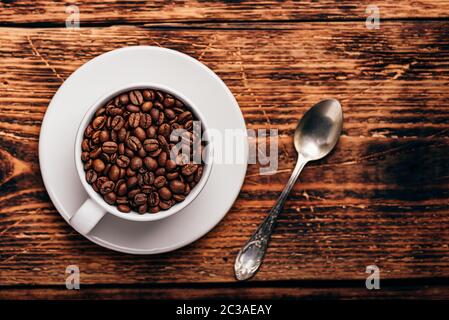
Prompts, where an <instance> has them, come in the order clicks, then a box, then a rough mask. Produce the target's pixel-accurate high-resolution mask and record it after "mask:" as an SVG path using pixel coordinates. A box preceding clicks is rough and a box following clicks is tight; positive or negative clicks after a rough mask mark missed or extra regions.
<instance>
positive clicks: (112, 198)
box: [104, 192, 117, 204]
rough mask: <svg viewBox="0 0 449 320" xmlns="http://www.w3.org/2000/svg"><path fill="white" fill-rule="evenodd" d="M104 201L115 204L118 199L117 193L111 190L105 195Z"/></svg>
mask: <svg viewBox="0 0 449 320" xmlns="http://www.w3.org/2000/svg"><path fill="white" fill-rule="evenodd" d="M104 201H106V202H107V203H109V204H114V203H115V201H117V195H116V194H115V193H114V192H109V193H106V194H105V195H104Z"/></svg>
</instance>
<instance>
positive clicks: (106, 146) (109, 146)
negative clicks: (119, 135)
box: [101, 141, 118, 154]
mask: <svg viewBox="0 0 449 320" xmlns="http://www.w3.org/2000/svg"><path fill="white" fill-rule="evenodd" d="M117 148H118V145H117V143H115V142H113V141H106V142H104V143H103V145H102V147H101V149H102V150H103V152H105V153H108V154H111V153H115V152H116V151H117Z"/></svg>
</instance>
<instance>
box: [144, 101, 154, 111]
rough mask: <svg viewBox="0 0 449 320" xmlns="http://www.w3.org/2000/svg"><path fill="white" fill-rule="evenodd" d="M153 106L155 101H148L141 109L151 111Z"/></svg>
mask: <svg viewBox="0 0 449 320" xmlns="http://www.w3.org/2000/svg"><path fill="white" fill-rule="evenodd" d="M151 108H153V102H152V101H146V102H144V103H143V104H142V107H141V110H142V112H150V110H151Z"/></svg>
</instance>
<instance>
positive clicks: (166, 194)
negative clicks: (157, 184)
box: [158, 187, 172, 200]
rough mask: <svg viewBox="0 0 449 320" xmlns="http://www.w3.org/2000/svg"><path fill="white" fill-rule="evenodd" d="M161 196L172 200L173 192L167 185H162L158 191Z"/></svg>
mask: <svg viewBox="0 0 449 320" xmlns="http://www.w3.org/2000/svg"><path fill="white" fill-rule="evenodd" d="M158 193H159V196H160V197H161V198H162V199H164V200H170V199H171V197H172V192H171V191H170V189H168V188H167V187H162V188H160V189H159V191H158Z"/></svg>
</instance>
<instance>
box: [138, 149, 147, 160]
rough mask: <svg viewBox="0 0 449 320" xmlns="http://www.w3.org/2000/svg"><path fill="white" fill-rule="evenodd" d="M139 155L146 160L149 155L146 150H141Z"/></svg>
mask: <svg viewBox="0 0 449 320" xmlns="http://www.w3.org/2000/svg"><path fill="white" fill-rule="evenodd" d="M137 155H138V156H139V157H141V158H145V156H146V155H147V152H146V151H145V149H144V148H140V149H139V151H137Z"/></svg>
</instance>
